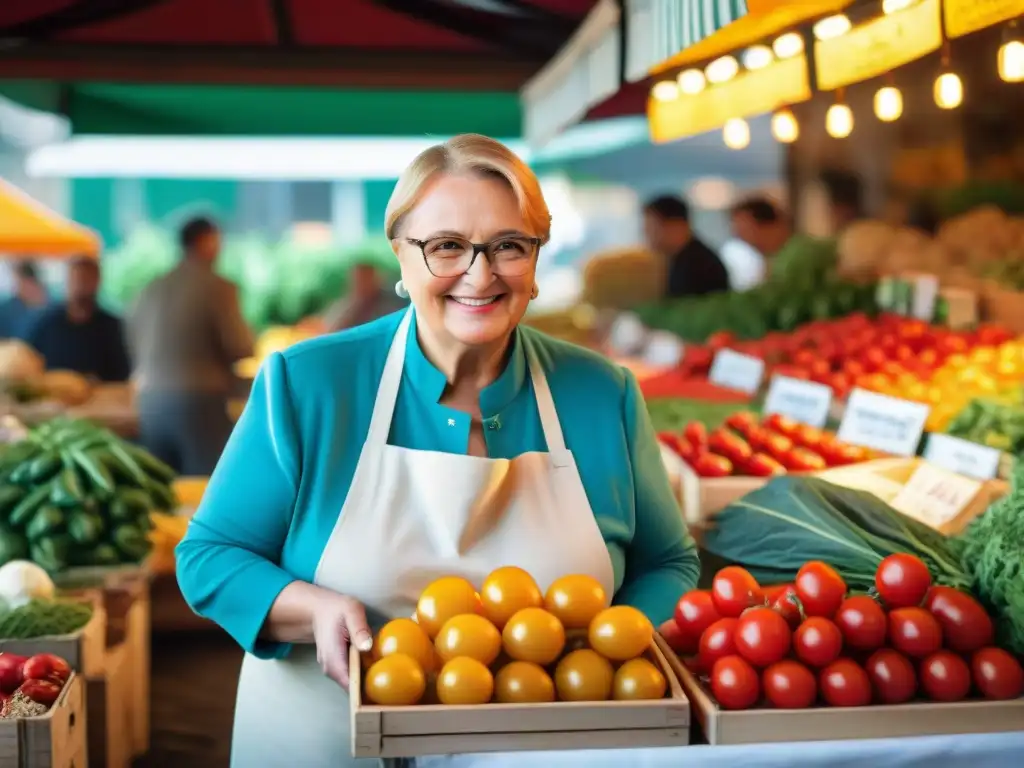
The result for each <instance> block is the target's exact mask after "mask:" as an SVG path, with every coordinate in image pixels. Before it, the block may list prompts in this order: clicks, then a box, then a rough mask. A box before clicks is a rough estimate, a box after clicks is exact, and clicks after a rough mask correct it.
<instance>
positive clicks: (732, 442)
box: [708, 429, 754, 466]
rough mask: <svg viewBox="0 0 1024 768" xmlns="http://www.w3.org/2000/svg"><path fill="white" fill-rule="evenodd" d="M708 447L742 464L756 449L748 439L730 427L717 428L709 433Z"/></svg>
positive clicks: (734, 462)
mask: <svg viewBox="0 0 1024 768" xmlns="http://www.w3.org/2000/svg"><path fill="white" fill-rule="evenodd" d="M708 449H709V450H710V451H711V452H712V453H717V454H718V455H719V456H725V458H727V459H728V460H729V461H731V462H732V463H733V464H734V465H740V466H742V465H743V464H745V463H746V462H747V461H749V460H750V457H751V456H753V455H754V451H753V449H752V448H751V447H750V445H749V444H748V443H747V441H746V440H744V439H743V438H742V437H740V436H739V435H737V434H736V433H735V432H730V431H729V430H728V429H716V430H715V431H714V432H712V433H711V434H710V435H708Z"/></svg>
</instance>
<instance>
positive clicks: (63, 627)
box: [0, 600, 93, 640]
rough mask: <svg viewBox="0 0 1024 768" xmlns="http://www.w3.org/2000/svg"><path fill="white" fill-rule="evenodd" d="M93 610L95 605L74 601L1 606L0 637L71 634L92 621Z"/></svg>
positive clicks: (17, 637) (18, 638) (4, 638)
mask: <svg viewBox="0 0 1024 768" xmlns="http://www.w3.org/2000/svg"><path fill="white" fill-rule="evenodd" d="M92 613H93V611H92V606H91V605H89V604H88V603H83V602H76V601H73V600H32V601H31V602H29V603H27V604H26V605H22V606H19V607H18V608H12V609H0V640H31V639H33V638H36V637H49V636H53V635H69V634H71V633H72V632H77V631H78V630H79V629H81V628H82V627H84V626H85V625H86V624H88V623H89V620H90V619H91V618H92Z"/></svg>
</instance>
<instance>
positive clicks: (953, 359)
mask: <svg viewBox="0 0 1024 768" xmlns="http://www.w3.org/2000/svg"><path fill="white" fill-rule="evenodd" d="M967 363H968V358H967V355H961V354H959V353H958V354H955V355H950V356H949V357H947V358H946V365H947V366H949V367H950V368H964V367H965V366H966V365H967Z"/></svg>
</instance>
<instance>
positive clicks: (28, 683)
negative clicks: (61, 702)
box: [18, 678, 64, 707]
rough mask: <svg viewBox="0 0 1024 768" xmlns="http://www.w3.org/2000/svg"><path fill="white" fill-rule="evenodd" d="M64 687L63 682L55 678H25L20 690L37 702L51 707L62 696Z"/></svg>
mask: <svg viewBox="0 0 1024 768" xmlns="http://www.w3.org/2000/svg"><path fill="white" fill-rule="evenodd" d="M63 687H64V684H63V683H58V682H56V681H54V680H43V679H42V678H31V679H27V680H25V682H24V683H22V684H21V686H20V687H19V688H18V690H19V691H21V693H23V694H24V695H25V696H28V697H29V698H30V699H32V701H34V702H36V703H37V704H42V705H43V706H44V707H49V706H51V705H52V704H53V702H55V701H56V700H57V697H58V696H60V692H61V689H62V688H63Z"/></svg>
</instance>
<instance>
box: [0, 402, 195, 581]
mask: <svg viewBox="0 0 1024 768" xmlns="http://www.w3.org/2000/svg"><path fill="white" fill-rule="evenodd" d="M173 479H174V472H173V470H172V469H171V468H170V467H168V466H167V465H166V464H164V463H163V462H161V461H159V460H158V459H156V458H155V457H153V456H152V455H150V454H149V453H147V452H146V451H144V450H142V449H141V448H138V447H136V446H134V445H132V444H130V443H128V442H125V441H123V440H122V439H121V438H119V437H117V436H116V435H115V434H113V433H112V432H110V431H108V430H106V429H102V428H99V427H97V426H95V425H93V424H91V423H89V422H85V421H77V420H72V419H65V418H61V419H55V420H53V421H50V422H47V423H45V424H42V425H40V426H39V427H37V428H35V429H33V430H32V431H31V432H30V433H29V435H28V437H27V438H26V439H24V440H22V441H20V442H17V443H13V444H10V445H7V446H5V447H4V448H3V450H2V452H0V564H3V563H7V562H9V561H11V560H21V559H25V558H28V559H30V560H32V561H33V562H35V563H38V564H39V565H40V566H42V567H43V568H44V569H46V570H47V571H49V572H51V573H52V572H57V571H60V570H63V569H64V568H67V567H69V566H73V565H117V564H119V563H138V562H140V561H141V560H142V559H143V558H144V557H145V556H146V555H147V554H148V553H149V549H150V544H149V541H148V539H147V538H146V533H147V532H148V531H149V528H150V517H149V515H150V512H151V511H152V510H154V509H164V510H170V509H173V508H174V507H175V504H176V502H175V498H174V493H173V491H172V489H171V486H170V483H171V481H172V480H173Z"/></svg>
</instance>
